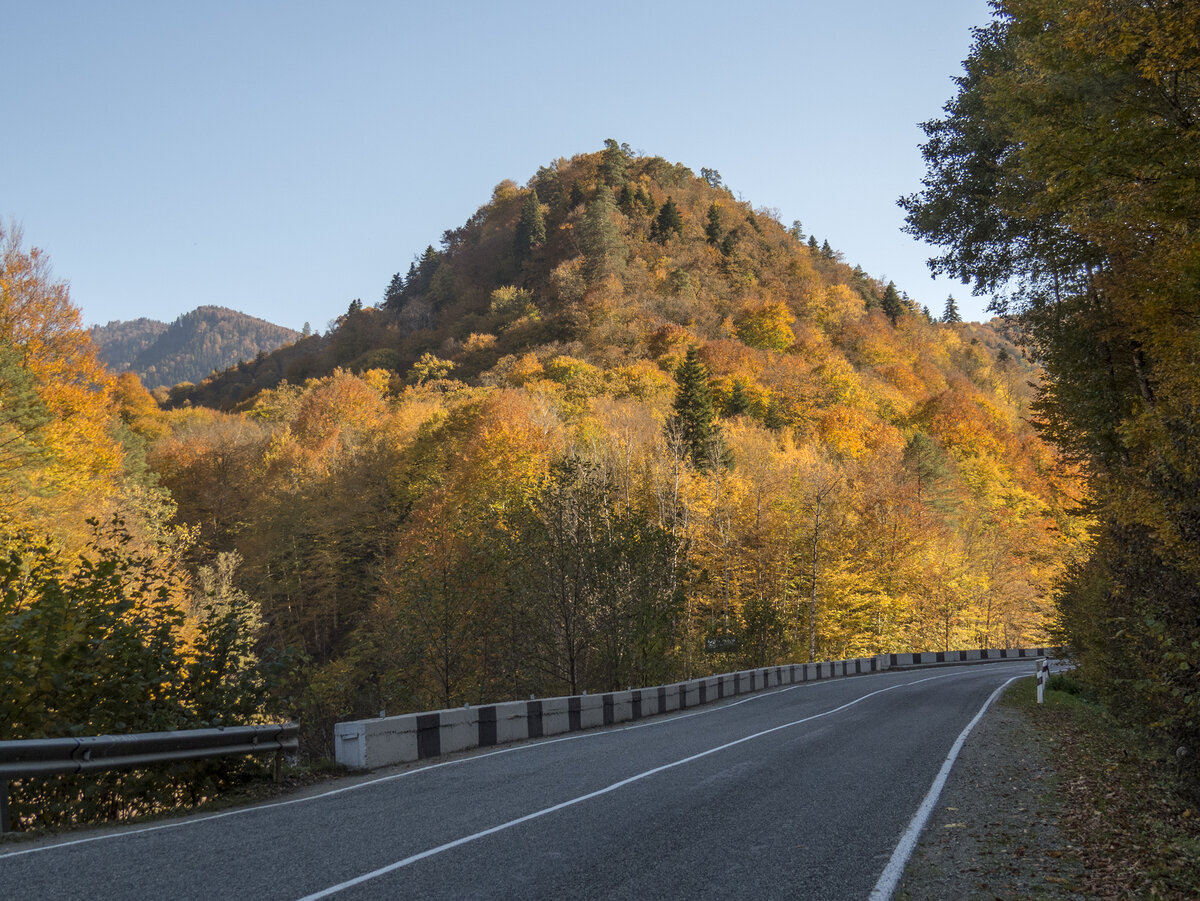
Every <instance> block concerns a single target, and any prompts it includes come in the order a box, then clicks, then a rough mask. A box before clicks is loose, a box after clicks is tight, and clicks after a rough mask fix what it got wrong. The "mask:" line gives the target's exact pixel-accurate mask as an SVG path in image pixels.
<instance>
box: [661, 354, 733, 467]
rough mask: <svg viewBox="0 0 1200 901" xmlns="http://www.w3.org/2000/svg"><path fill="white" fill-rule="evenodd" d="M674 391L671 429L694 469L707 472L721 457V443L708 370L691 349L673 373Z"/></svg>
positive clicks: (698, 355)
mask: <svg viewBox="0 0 1200 901" xmlns="http://www.w3.org/2000/svg"><path fill="white" fill-rule="evenodd" d="M675 382H676V384H677V385H678V390H677V391H676V394H675V404H674V409H675V415H674V416H672V417H671V426H672V428H673V430H674V431H675V433H676V434H677V435H678V436H679V439H680V441H682V443H683V446H684V447H685V448H686V450H687V454H688V456H689V457H690V458H691V460H692V464H693V465H694V466H695V467H696V468H697V469H707V468H708V467H709V466H710V465H712V463H713V462H715V461H719V460H720V459H721V457H722V442H721V435H720V431H719V430H718V427H717V414H716V412H715V411H714V409H713V401H712V391H711V389H710V388H709V386H708V370H707V369H706V368H705V366H704V364H703V363H701V362H700V354H699V353H698V352H697V350H696V348H695V347H689V348H688V352H687V356H686V357H685V358H684V361H683V362H682V363H680V364H679V368H678V369H676V370H675Z"/></svg>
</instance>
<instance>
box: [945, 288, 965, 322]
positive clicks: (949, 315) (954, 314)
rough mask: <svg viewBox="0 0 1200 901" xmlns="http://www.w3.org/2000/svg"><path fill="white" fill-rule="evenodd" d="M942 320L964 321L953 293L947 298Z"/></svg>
mask: <svg viewBox="0 0 1200 901" xmlns="http://www.w3.org/2000/svg"><path fill="white" fill-rule="evenodd" d="M942 322H962V316H961V315H960V314H959V312H958V304H957V303H955V301H954V295H953V294H951V295H950V296H949V297H947V298H946V309H945V310H944V311H943V312H942Z"/></svg>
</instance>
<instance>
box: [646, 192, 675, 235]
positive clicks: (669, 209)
mask: <svg viewBox="0 0 1200 901" xmlns="http://www.w3.org/2000/svg"><path fill="white" fill-rule="evenodd" d="M672 233H674V234H676V235H682V234H683V217H682V216H680V215H679V208H678V207H676V206H675V201H674V200H672V199H671V198H670V197H668V198H667V202H666V203H664V204H663V205H662V208H661V209H660V210H659V211H658V216H657V217H655V219H654V224H653V225H651V226H650V237H651V238H652V239H654V240H655V241H657V242H658V243H660V244H666V243H667V241H668V240H669V239H670V237H671V234H672Z"/></svg>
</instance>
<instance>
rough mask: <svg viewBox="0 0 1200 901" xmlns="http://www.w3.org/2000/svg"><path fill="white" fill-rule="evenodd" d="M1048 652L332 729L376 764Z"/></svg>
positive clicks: (767, 671) (811, 667)
mask: <svg viewBox="0 0 1200 901" xmlns="http://www.w3.org/2000/svg"><path fill="white" fill-rule="evenodd" d="M1046 653H1047V650H1046V649H1045V648H1032V649H1030V648H1022V649H1011V650H1003V651H997V650H990V651H988V650H979V651H936V652H933V651H930V652H925V653H922V654H879V655H877V656H875V657H859V658H855V659H853V660H834V661H826V662H824V663H794V664H788V665H786V666H772V667H764V668H762V669H753V670H743V671H742V672H736V673H725V674H723V675H719V676H709V677H707V678H704V679H692V680H689V681H687V682H677V683H675V684H673V685H658V686H654V687H652V688H635V689H630V690H627V691H613V692H606V693H604V694H596V695H591V694H583V695H573V696H571V697H563V698H542V699H531V700H528V701H507V702H504V703H501V704H485V705H482V706H479V707H459V708H455V709H451V710H434V711H430V712H428V713H407V714H403V715H402V716H389V717H379V718H373V719H366V720H353V721H351V722H345V723H337V724H336V725H335V726H334V727H333V741H334V756H335V759H336V760H337V762H338V763H340V764H342V765H343V766H347V767H351V768H353V769H376V768H377V767H383V766H390V765H392V764H396V763H410V762H412V761H416V760H427V759H429V758H431V757H438V756H440V755H442V754H450V753H453V752H455V751H466V750H470V749H472V748H488V747H493V746H495V745H503V744H508V743H510V742H515V741H525V740H526V739H530V738H543V737H545V736H549V735H561V734H563V733H567V732H579V731H582V730H584V729H594V728H598V727H601V726H611V725H614V724H616V723H626V722H631V721H635V720H640V719H645V718H646V717H651V716H659V715H661V714H665V713H674V712H676V711H679V710H687V709H689V708H692V707H698V706H700V705H702V704H711V703H713V702H716V701H720V700H723V699H725V698H732V697H737V696H738V695H744V694H749V693H751V692H756V691H762V690H764V689H768V688H777V687H779V686H782V685H794V684H797V683H802V682H815V681H818V680H821V679H836V678H842V677H845V676H855V675H861V674H865V673H878V672H882V671H884V670H888V669H907V668H910V667H918V666H936V665H938V664H943V665H944V664H956V663H977V662H984V661H993V660H1009V659H1015V658H1020V657H1041V656H1044V655H1045V654H1046Z"/></svg>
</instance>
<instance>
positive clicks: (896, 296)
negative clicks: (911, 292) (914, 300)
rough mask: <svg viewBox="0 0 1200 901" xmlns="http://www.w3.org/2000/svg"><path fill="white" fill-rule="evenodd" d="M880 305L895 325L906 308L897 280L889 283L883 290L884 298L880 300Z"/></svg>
mask: <svg viewBox="0 0 1200 901" xmlns="http://www.w3.org/2000/svg"><path fill="white" fill-rule="evenodd" d="M879 306H880V307H882V308H883V312H885V313H886V314H887V318H888V319H890V320H892V325H895V324H896V322H897V320H899V319H900V315H901V314H902V313H903V312H904V309H905V306H904V300H903V299H902V298H901V297H900V292H899V291H897V290H896V283H895V282H888V283H887V287H886V288H884V290H883V298H882V299H881V300H880V301H879Z"/></svg>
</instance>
